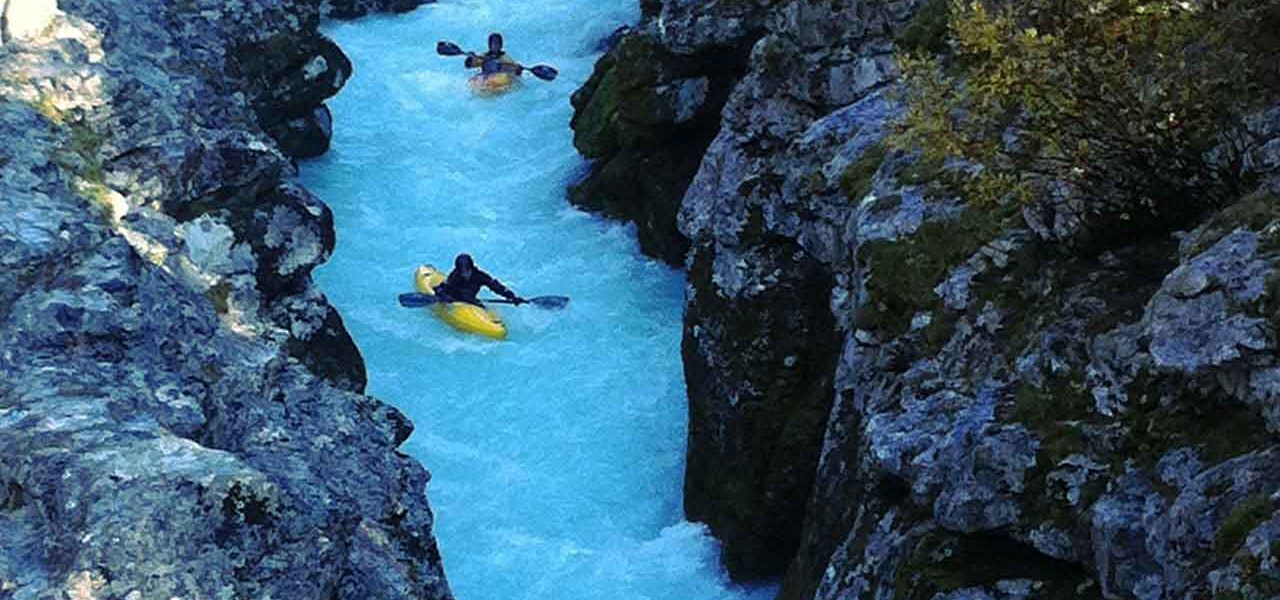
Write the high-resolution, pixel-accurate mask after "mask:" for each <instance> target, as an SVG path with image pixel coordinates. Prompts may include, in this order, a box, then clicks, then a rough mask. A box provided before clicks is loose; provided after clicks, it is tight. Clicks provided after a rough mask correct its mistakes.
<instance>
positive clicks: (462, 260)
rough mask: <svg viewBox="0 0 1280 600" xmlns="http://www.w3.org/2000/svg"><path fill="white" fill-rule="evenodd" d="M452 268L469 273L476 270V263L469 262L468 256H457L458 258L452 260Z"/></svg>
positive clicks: (469, 256) (469, 257)
mask: <svg viewBox="0 0 1280 600" xmlns="http://www.w3.org/2000/svg"><path fill="white" fill-rule="evenodd" d="M453 268H455V269H462V270H463V271H470V270H471V269H474V268H476V261H474V260H471V255H470V254H459V255H458V258H455V259H453Z"/></svg>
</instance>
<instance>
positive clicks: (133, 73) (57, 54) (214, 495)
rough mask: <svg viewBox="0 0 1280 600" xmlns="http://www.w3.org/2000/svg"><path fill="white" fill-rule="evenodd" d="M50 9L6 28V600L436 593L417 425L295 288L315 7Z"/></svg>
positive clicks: (318, 306) (0, 247)
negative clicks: (416, 452) (47, 14)
mask: <svg viewBox="0 0 1280 600" xmlns="http://www.w3.org/2000/svg"><path fill="white" fill-rule="evenodd" d="M22 4H24V6H27V5H28V4H26V3H25V0H24V2H23V3H22ZM35 4H37V3H31V4H30V5H31V6H34V5H35ZM13 6H14V2H12V1H11V2H9V9H8V10H6V12H5V14H6V15H10V14H12V13H11V10H12V7H13ZM59 8H60V9H61V12H60V13H56V14H53V15H52V18H51V19H49V20H47V22H46V23H45V24H44V25H43V26H40V27H34V28H31V29H29V30H30V31H36V33H34V34H31V35H28V36H25V37H16V36H15V37H12V38H10V37H8V34H6V38H5V44H4V46H3V47H0V140H3V143H0V197H3V199H4V202H3V205H4V210H2V211H0V323H2V325H0V457H3V461H0V597H6V598H9V597H14V598H46V597H49V598H52V597H71V598H91V597H92V598H127V599H135V598H171V597H184V598H249V597H254V598H266V597H275V598H353V599H355V598H361V599H363V598H388V599H390V598H438V599H446V598H450V597H451V595H450V592H449V589H448V585H447V583H446V582H445V580H444V574H443V568H442V566H441V563H440V558H439V554H438V552H437V550H436V544H435V539H434V537H433V534H432V515H431V511H430V508H429V506H428V505H427V499H426V495H425V490H424V488H425V485H426V483H427V480H428V478H429V475H428V474H427V472H426V471H425V470H424V469H423V468H422V466H421V465H419V464H417V463H416V462H415V461H413V460H412V459H410V458H409V457H407V456H406V455H404V454H401V453H399V452H398V451H397V450H396V448H397V447H398V446H399V445H400V444H401V443H402V442H404V441H405V439H406V438H407V437H408V436H409V434H410V432H411V431H412V425H411V424H410V423H409V422H408V421H407V419H406V418H405V417H404V416H403V415H401V414H400V413H399V412H397V411H396V410H395V409H393V408H391V407H389V406H387V405H385V404H383V403H381V402H379V401H378V400H376V399H373V398H369V397H366V396H362V395H360V393H359V392H360V391H361V390H362V389H363V387H364V378H365V374H364V365H363V363H362V361H361V359H360V356H359V352H358V351H357V349H356V348H355V346H354V344H353V343H352V342H351V339H350V336H349V335H348V334H347V332H346V330H345V328H344V327H343V325H342V321H341V318H340V317H339V316H338V314H337V312H336V311H334V309H333V308H332V307H331V306H329V304H328V303H327V302H326V301H325V299H324V296H323V294H321V293H320V291H319V290H318V289H316V287H315V286H314V285H313V284H312V282H311V271H312V269H313V268H315V266H316V265H318V264H320V263H322V262H323V261H324V260H325V259H326V258H327V257H328V255H329V253H330V252H331V251H332V248H333V243H334V232H333V223H332V215H331V214H330V212H329V210H328V209H327V207H325V205H324V204H323V203H322V202H321V201H320V200H318V199H317V198H315V197H314V196H312V195H311V194H309V193H308V192H307V191H306V190H305V189H303V188H302V187H300V186H299V185H298V184H297V182H296V181H295V171H294V167H293V166H292V164H291V161H290V156H289V155H288V154H286V153H284V152H282V148H284V149H288V150H290V151H291V153H292V154H293V155H295V156H296V155H301V154H305V152H302V151H300V150H298V148H297V147H293V148H291V147H290V144H292V143H293V142H294V141H296V138H294V137H293V136H292V134H282V133H281V131H282V130H281V127H282V126H288V124H289V123H290V121H291V120H293V119H295V118H297V116H298V115H314V114H316V113H317V111H322V108H321V105H320V103H321V102H322V101H323V100H324V99H325V98H326V97H328V96H329V95H331V94H333V93H334V92H336V91H337V89H338V88H339V87H340V86H341V84H342V82H343V81H344V80H345V78H346V77H348V76H349V75H350V71H351V67H350V63H349V62H348V61H347V60H346V58H345V57H343V56H342V54H341V51H340V50H338V49H337V47H336V46H334V45H333V43H332V42H330V41H329V40H327V39H325V38H323V36H321V35H320V34H319V33H318V32H317V30H316V27H317V25H318V22H319V9H318V7H316V6H315V5H313V4H310V3H302V2H299V3H294V2H289V1H286V0H253V1H248V2H235V3H227V2H221V1H219V2H211V1H210V2H202V1H193V2H168V1H161V0H154V1H150V0H148V1H129V2H113V1H107V0H61V1H60V2H59ZM11 23H12V21H9V20H6V25H10V24H11ZM37 30H38V31H37ZM9 31H12V29H10V30H9ZM317 120H319V117H317ZM324 120H326V121H327V119H324ZM326 127H327V124H326ZM324 139H325V140H326V141H327V136H324Z"/></svg>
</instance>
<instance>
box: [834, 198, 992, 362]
mask: <svg viewBox="0 0 1280 600" xmlns="http://www.w3.org/2000/svg"><path fill="white" fill-rule="evenodd" d="M1006 216H1007V213H1005V212H1001V211H991V210H985V209H977V208H969V209H966V210H965V212H964V213H963V214H962V215H961V216H960V217H959V218H957V219H954V220H951V221H930V222H927V223H924V224H923V225H921V226H920V228H919V229H917V230H916V232H915V233H914V234H912V235H910V236H907V237H904V238H901V239H898V240H892V241H875V242H871V243H869V244H867V245H865V246H863V249H862V257H863V260H865V261H866V263H867V265H868V267H869V268H868V272H869V276H868V278H867V283H866V290H867V303H866V305H865V306H864V307H863V309H862V311H861V313H860V314H859V315H858V320H857V325H858V327H859V328H861V329H867V330H873V331H878V332H880V333H881V334H882V337H886V338H887V337H896V336H899V335H901V334H903V333H905V332H906V331H907V330H908V328H909V327H910V325H911V319H912V317H913V316H914V315H915V314H916V313H917V312H920V311H926V310H935V311H936V310H938V309H939V308H940V306H941V303H940V302H939V300H938V297H937V295H936V294H935V293H934V291H933V289H934V287H936V286H937V285H938V284H939V283H940V282H941V281H942V280H943V278H945V277H946V275H947V273H948V271H950V270H951V268H952V267H955V266H956V265H959V264H960V263H961V262H963V261H964V260H965V259H967V258H969V257H970V256H972V255H973V253H974V252H977V251H978V249H979V248H981V247H982V246H983V245H984V244H986V243H987V242H990V241H991V240H992V239H993V238H994V237H996V235H998V234H999V233H1000V231H1001V230H1002V229H1003V227H1004V219H1005V217H1006Z"/></svg>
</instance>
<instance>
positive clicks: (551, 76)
mask: <svg viewBox="0 0 1280 600" xmlns="http://www.w3.org/2000/svg"><path fill="white" fill-rule="evenodd" d="M529 70H530V71H532V72H533V75H534V77H537V78H538V79H541V80H543V81H555V79H556V77H558V76H559V75H560V71H557V70H555V69H553V68H551V67H548V66H547V65H534V66H533V67H531V68H530V69H529Z"/></svg>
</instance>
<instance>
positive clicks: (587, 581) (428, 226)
mask: <svg viewBox="0 0 1280 600" xmlns="http://www.w3.org/2000/svg"><path fill="white" fill-rule="evenodd" d="M634 5H635V0H546V1H542V2H536V3H534V2H530V3H525V2H501V1H499V0H445V1H443V2H441V3H439V4H434V5H428V6H426V7H423V8H421V9H419V10H417V11H415V12H413V13H410V14H408V15H402V16H397V17H380V18H371V19H366V20H363V21H360V22H356V23H348V24H341V25H334V26H332V27H330V28H329V30H328V33H329V34H330V35H331V36H333V37H334V38H335V39H336V40H337V42H338V43H339V44H340V45H341V46H342V47H343V48H344V49H345V50H346V51H347V53H348V54H349V55H350V56H351V57H352V59H353V61H354V63H355V68H356V74H355V77H354V79H353V80H352V81H351V82H350V83H349V84H348V85H347V87H346V89H345V90H344V91H343V92H342V94H341V95H339V96H338V97H337V98H335V99H334V100H333V102H332V109H333V112H334V117H335V123H336V126H335V132H334V139H333V148H332V150H331V151H330V152H329V154H328V155H326V156H325V157H324V158H321V159H318V160H315V161H310V162H308V163H307V164H305V165H304V166H303V174H304V180H305V182H306V183H307V185H308V186H309V187H310V188H311V189H312V190H314V191H315V192H317V193H318V194H319V195H320V196H321V197H322V198H324V199H325V200H326V201H327V202H328V203H329V205H330V206H331V207H332V208H333V211H334V213H335V217H336V222H337V230H338V246H337V250H336V251H335V253H334V256H333V258H332V259H331V261H330V262H329V264H328V265H326V266H325V267H324V268H323V269H322V270H320V272H319V273H318V278H319V280H320V284H321V288H322V289H323V290H324V291H325V293H326V294H327V295H328V296H329V298H330V299H331V301H332V302H333V303H334V304H335V305H336V306H337V307H338V308H339V309H340V310H341V312H342V314H343V316H344V317H345V319H346V323H347V326H348V327H349V328H350V330H351V332H352V335H353V336H354V337H355V339H356V342H357V344H359V346H360V348H361V350H362V352H363V353H364V356H365V359H366V361H367V363H368V371H369V381H370V384H369V393H370V394H372V395H375V396H377V397H379V398H382V399H384V400H386V401H389V402H391V403H392V404H394V405H396V406H397V407H399V408H400V409H401V410H403V411H405V412H406V413H407V414H408V415H409V416H410V417H411V418H412V419H413V421H414V423H415V424H416V425H417V432H416V433H415V434H414V436H413V437H412V438H411V439H410V440H409V442H408V443H407V445H406V448H407V451H408V452H410V453H411V454H413V455H414V456H416V457H417V458H419V459H420V460H422V461H423V462H424V463H425V464H426V465H427V466H428V468H430V469H431V470H432V472H433V475H434V477H433V479H432V482H431V486H430V488H429V490H430V495H431V501H432V504H433V506H434V507H435V511H436V534H437V536H438V538H439V541H440V545H441V550H442V553H443V555H444V561H445V567H446V570H447V572H448V576H449V579H450V583H451V584H452V586H453V589H454V593H455V594H456V595H457V597H458V598H459V600H485V599H492V600H516V599H521V598H528V599H537V600H570V599H578V598H581V599H593V600H596V599H643V598H654V599H656V598H669V599H672V600H702V599H729V598H767V597H770V596H771V593H772V591H773V590H771V589H762V588H756V589H743V588H740V587H737V586H733V585H730V584H729V583H728V581H727V578H726V576H725V575H724V573H723V571H722V570H721V569H720V568H719V566H718V562H717V561H718V556H717V553H718V549H717V546H716V544H715V542H714V540H713V539H712V538H710V537H709V536H708V535H707V533H706V532H705V530H704V528H702V527H700V526H696V525H692V524H689V523H686V522H684V521H683V520H682V513H681V506H680V497H681V493H680V485H681V479H682V469H683V460H684V458H683V454H684V446H685V434H686V430H685V400H684V383H683V375H682V371H681V365H680V360H679V342H680V310H681V303H682V278H681V276H680V274H679V273H677V272H675V271H673V270H670V269H667V268H665V267H663V266H661V265H659V264H657V263H655V262H653V261H651V260H648V259H646V258H644V257H642V256H641V255H640V254H639V251H638V249H637V245H636V242H635V239H634V235H633V233H632V231H631V230H630V229H628V228H626V227H623V226H620V225H617V224H613V223H610V222H606V221H604V220H601V219H599V218H596V217H592V216H588V215H586V214H583V213H581V212H578V211H576V210H574V209H572V208H570V207H569V206H568V204H567V203H566V201H565V200H564V190H565V186H566V185H567V183H568V182H569V181H571V180H572V179H573V177H575V175H576V174H578V173H580V172H581V170H582V159H581V158H580V157H579V156H578V155H577V154H576V153H575V151H574V149H573V145H572V132H571V131H570V130H569V128H568V121H569V118H570V115H571V112H570V111H571V109H570V105H569V96H570V94H571V93H572V92H573V90H575V89H576V88H577V87H578V86H579V85H581V83H582V82H583V81H585V80H586V78H587V76H588V75H590V72H591V68H592V64H593V62H594V60H595V59H596V58H597V57H598V53H599V48H598V46H599V44H600V42H601V40H602V39H604V38H605V37H607V36H608V34H609V33H610V32H612V31H613V30H614V29H615V28H617V27H618V26H619V25H622V24H626V23H632V22H634V21H635V20H636V17H637V15H636V14H635V6H634ZM490 31H501V32H502V33H503V34H504V35H505V37H506V47H507V51H508V52H509V53H510V54H511V55H512V56H513V58H515V59H516V60H518V61H520V62H522V63H524V64H526V65H530V66H532V65H534V64H539V63H545V64H551V65H554V66H555V67H557V68H558V69H560V72H561V75H560V78H559V79H557V80H556V81H554V82H551V83H547V82H544V81H540V80H537V79H534V78H532V77H526V78H525V84H524V86H523V88H522V89H519V90H516V91H515V92H514V93H511V94H508V95H506V96H501V97H497V98H480V97H476V96H473V95H472V94H471V92H470V91H469V90H468V88H467V76H468V75H469V74H470V72H468V71H465V70H464V68H463V65H462V59H460V58H445V57H441V56H437V55H436V54H435V52H434V46H435V42H436V41H437V40H449V41H453V42H456V43H458V44H459V45H460V46H462V47H463V48H464V49H468V50H479V51H482V50H483V48H484V44H485V40H486V36H487V34H488V33H489V32H490ZM459 252H469V253H471V254H473V255H474V256H475V258H476V261H477V263H478V264H479V265H480V267H481V268H483V269H485V270H487V271H488V272H490V273H491V274H493V275H494V276H495V277H497V278H498V279H500V280H502V281H503V282H504V283H506V284H507V285H509V286H510V287H511V288H513V289H514V290H515V291H516V292H517V293H519V294H521V295H523V296H526V297H530V296H539V295H551V294H555V295H566V296H570V297H571V298H572V299H573V301H572V304H571V305H570V306H569V307H568V309H566V310H563V311H545V310H540V309H538V308H535V307H532V306H521V307H510V306H508V307H501V308H499V310H500V311H501V312H502V315H503V318H504V319H505V320H506V322H507V326H508V329H509V332H510V333H509V336H510V337H509V340H508V341H506V342H492V341H489V340H486V339H483V338H480V337H476V336H468V335H466V334H463V333H459V332H456V331H454V330H452V329H449V328H448V326H446V325H445V324H443V323H442V322H440V321H439V320H437V319H435V318H434V317H433V316H432V315H431V313H430V312H429V311H427V310H426V309H422V308H418V309H407V308H402V307H400V306H399V305H397V303H396V296H397V294H399V293H402V292H409V291H413V287H412V276H413V271H414V268H415V267H416V266H417V265H419V264H422V263H430V264H435V265H437V266H439V267H441V268H447V267H449V266H451V264H452V260H453V257H454V255H455V254H457V253H459Z"/></svg>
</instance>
